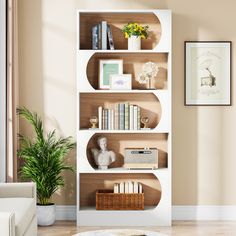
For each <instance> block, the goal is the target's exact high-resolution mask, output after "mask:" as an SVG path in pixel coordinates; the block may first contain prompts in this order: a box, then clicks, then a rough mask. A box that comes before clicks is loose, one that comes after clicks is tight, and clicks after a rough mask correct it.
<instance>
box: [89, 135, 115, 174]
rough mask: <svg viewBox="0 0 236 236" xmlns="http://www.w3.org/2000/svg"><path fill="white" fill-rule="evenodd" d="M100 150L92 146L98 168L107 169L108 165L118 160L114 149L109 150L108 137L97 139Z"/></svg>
mask: <svg viewBox="0 0 236 236" xmlns="http://www.w3.org/2000/svg"><path fill="white" fill-rule="evenodd" d="M97 143H98V146H99V147H100V150H98V149H97V148H92V149H91V151H92V154H93V158H94V161H95V163H96V165H97V166H98V169H102V170H106V169H108V166H109V165H110V164H111V163H112V162H114V161H115V160H116V155H115V153H114V152H113V151H108V150H107V138H106V137H99V138H98V140H97Z"/></svg>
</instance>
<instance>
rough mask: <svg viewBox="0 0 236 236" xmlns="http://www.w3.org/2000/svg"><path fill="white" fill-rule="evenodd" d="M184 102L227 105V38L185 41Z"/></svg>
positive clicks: (228, 51) (229, 81)
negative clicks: (223, 39)
mask: <svg viewBox="0 0 236 236" xmlns="http://www.w3.org/2000/svg"><path fill="white" fill-rule="evenodd" d="M185 105H212V106H220V105H223V106H230V105H231V42H230V41H213V42H211V41H186V42H185Z"/></svg>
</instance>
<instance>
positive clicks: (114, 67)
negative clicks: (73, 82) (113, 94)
mask: <svg viewBox="0 0 236 236" xmlns="http://www.w3.org/2000/svg"><path fill="white" fill-rule="evenodd" d="M112 74H123V60H117V59H114V60H99V89H110V75H112Z"/></svg>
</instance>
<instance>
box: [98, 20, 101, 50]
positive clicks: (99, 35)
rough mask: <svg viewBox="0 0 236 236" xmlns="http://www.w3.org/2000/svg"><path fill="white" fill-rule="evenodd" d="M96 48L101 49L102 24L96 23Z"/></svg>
mask: <svg viewBox="0 0 236 236" xmlns="http://www.w3.org/2000/svg"><path fill="white" fill-rule="evenodd" d="M98 49H102V24H101V23H99V24H98Z"/></svg>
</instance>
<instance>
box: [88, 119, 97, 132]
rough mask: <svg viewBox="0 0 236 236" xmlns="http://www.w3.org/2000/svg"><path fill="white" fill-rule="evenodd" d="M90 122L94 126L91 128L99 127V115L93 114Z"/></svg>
mask: <svg viewBox="0 0 236 236" xmlns="http://www.w3.org/2000/svg"><path fill="white" fill-rule="evenodd" d="M89 122H90V123H91V125H92V127H91V128H90V129H98V127H97V123H98V118H97V116H92V117H91V118H90V120H89Z"/></svg>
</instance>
